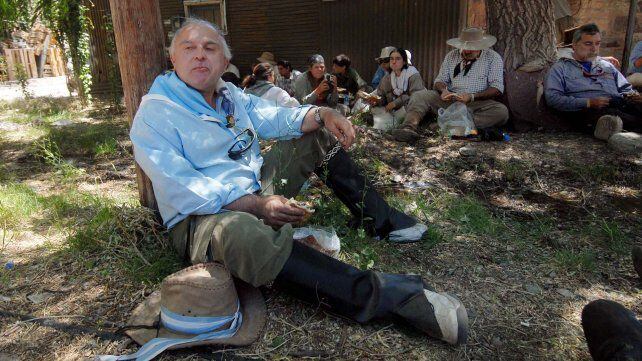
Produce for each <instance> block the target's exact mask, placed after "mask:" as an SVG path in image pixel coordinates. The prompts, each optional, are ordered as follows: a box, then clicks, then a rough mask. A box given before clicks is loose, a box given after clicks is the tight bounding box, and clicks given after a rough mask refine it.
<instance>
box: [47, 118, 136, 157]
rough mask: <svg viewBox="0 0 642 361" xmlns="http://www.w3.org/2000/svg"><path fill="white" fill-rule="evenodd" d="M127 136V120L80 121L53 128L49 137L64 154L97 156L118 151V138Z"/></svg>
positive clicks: (113, 153)
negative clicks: (96, 122) (88, 122)
mask: <svg viewBox="0 0 642 361" xmlns="http://www.w3.org/2000/svg"><path fill="white" fill-rule="evenodd" d="M126 137H127V125H126V123H125V122H103V123H98V124H87V123H80V124H74V125H69V126H66V127H60V128H52V129H51V131H50V134H49V138H50V139H51V141H52V142H54V143H56V144H57V145H58V147H59V149H60V154H61V155H63V156H67V157H69V156H97V155H115V154H117V153H118V149H119V148H118V142H117V139H120V138H126Z"/></svg>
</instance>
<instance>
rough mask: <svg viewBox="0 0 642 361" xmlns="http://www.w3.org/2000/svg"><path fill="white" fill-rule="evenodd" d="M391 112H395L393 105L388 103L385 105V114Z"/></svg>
mask: <svg viewBox="0 0 642 361" xmlns="http://www.w3.org/2000/svg"><path fill="white" fill-rule="evenodd" d="M393 110H395V103H393V102H390V103H388V104H386V111H387V112H392V111H393Z"/></svg>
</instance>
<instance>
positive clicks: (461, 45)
mask: <svg viewBox="0 0 642 361" xmlns="http://www.w3.org/2000/svg"><path fill="white" fill-rule="evenodd" d="M495 43H497V38H496V37H494V36H492V35H484V37H483V38H482V39H481V40H476V41H461V40H460V39H459V38H454V39H449V40H447V41H446V44H448V45H450V46H452V47H455V48H457V49H460V50H485V49H488V48H490V47H491V46H493V45H495Z"/></svg>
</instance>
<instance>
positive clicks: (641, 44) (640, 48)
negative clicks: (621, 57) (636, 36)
mask: <svg viewBox="0 0 642 361" xmlns="http://www.w3.org/2000/svg"><path fill="white" fill-rule="evenodd" d="M640 58H642V41H638V43H637V44H635V47H634V48H633V51H631V56H630V57H629V74H633V73H642V66H638V67H636V66H635V64H634V63H635V62H636V61H637V60H638V59H640Z"/></svg>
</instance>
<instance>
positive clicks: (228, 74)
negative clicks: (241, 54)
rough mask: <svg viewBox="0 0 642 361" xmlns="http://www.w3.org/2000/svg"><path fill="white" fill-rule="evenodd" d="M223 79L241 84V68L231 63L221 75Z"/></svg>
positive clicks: (237, 84)
mask: <svg viewBox="0 0 642 361" xmlns="http://www.w3.org/2000/svg"><path fill="white" fill-rule="evenodd" d="M221 79H223V81H227V82H230V83H232V84H234V85H236V86H239V85H240V84H241V73H239V68H237V67H236V65H234V64H232V63H229V64H228V66H227V68H225V71H224V72H223V75H221Z"/></svg>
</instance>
